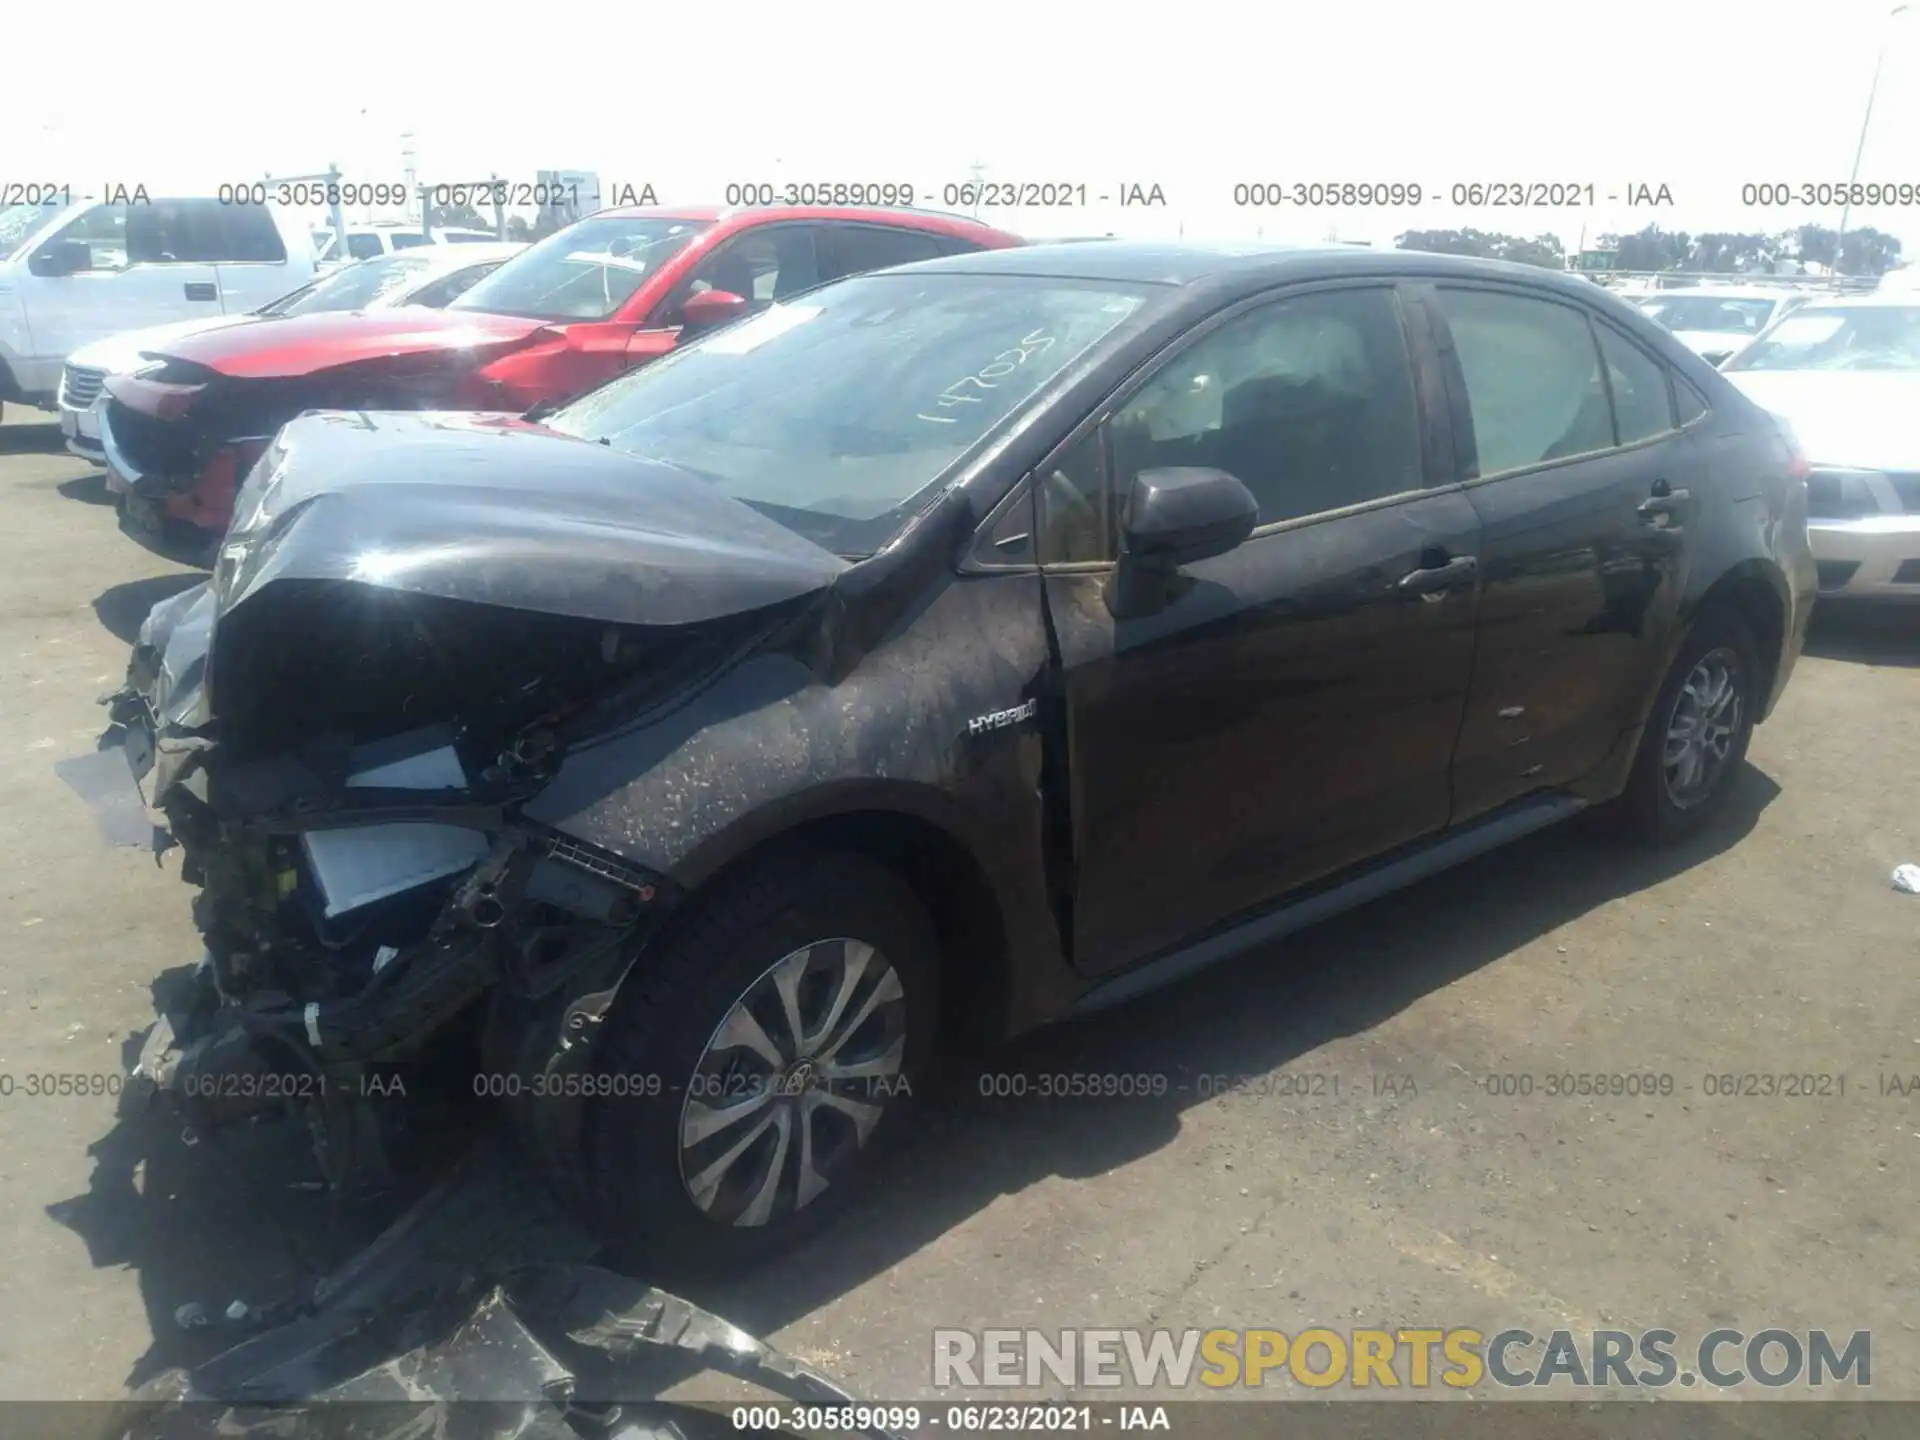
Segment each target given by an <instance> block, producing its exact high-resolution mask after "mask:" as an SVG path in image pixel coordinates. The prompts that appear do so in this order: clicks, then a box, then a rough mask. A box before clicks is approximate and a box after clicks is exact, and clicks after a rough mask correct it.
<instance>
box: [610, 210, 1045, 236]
mask: <svg viewBox="0 0 1920 1440" xmlns="http://www.w3.org/2000/svg"><path fill="white" fill-rule="evenodd" d="M607 216H616V217H618V218H620V219H645V218H652V219H655V220H686V221H690V222H693V223H696V224H702V225H727V226H732V227H738V228H745V226H746V224H747V223H748V222H749V221H750V222H751V223H753V224H756V225H772V224H775V223H777V222H781V221H793V220H813V221H822V220H844V221H853V222H858V221H862V220H864V221H867V222H868V223H870V224H880V225H894V226H898V227H901V228H903V229H908V230H929V231H932V232H934V233H935V234H939V235H960V236H974V237H984V236H999V237H1001V238H1002V239H1018V238H1019V237H1018V236H1015V235H1014V234H1013V233H1012V232H1011V231H1007V230H998V229H995V228H994V227H993V226H991V225H984V224H982V223H981V222H980V221H978V220H973V219H969V218H968V217H967V216H965V215H954V214H951V213H949V212H948V211H945V210H914V209H909V208H907V207H905V206H893V205H755V206H741V207H734V208H729V207H726V206H721V205H622V206H617V207H615V208H612V209H608V210H596V211H594V212H593V214H591V215H587V216H583V217H582V218H583V219H587V220H599V219H603V218H605V217H607Z"/></svg>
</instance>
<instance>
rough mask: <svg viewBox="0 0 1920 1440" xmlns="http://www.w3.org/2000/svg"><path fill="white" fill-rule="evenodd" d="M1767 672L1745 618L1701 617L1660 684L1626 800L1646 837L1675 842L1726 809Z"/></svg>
mask: <svg viewBox="0 0 1920 1440" xmlns="http://www.w3.org/2000/svg"><path fill="white" fill-rule="evenodd" d="M1759 674H1760V667H1759V662H1758V652H1757V648H1756V646H1755V645H1754V641H1753V633H1752V631H1751V630H1749V629H1748V628H1747V626H1746V624H1745V623H1744V622H1743V621H1742V620H1741V619H1740V617H1739V616H1738V615H1736V614H1735V613H1733V612H1732V611H1730V610H1712V611H1709V612H1708V613H1707V614H1705V615H1703V616H1701V617H1700V619H1699V621H1698V622H1697V623H1696V624H1695V626H1694V628H1693V630H1692V632H1691V633H1690V634H1689V635H1688V636H1687V638H1686V641H1685V643H1683V644H1682V645H1681V647H1680V653H1679V655H1678V656H1676V657H1675V659H1674V662H1673V668H1672V669H1671V670H1669V671H1668V672H1667V678H1666V680H1665V681H1664V682H1663V683H1662V684H1661V686H1660V695H1659V698H1658V699H1657V700H1656V701H1655V702H1654V706H1653V710H1652V712H1651V713H1650V714H1649V715H1648V716H1647V728H1646V731H1645V733H1644V734H1642V736H1641V737H1640V750H1639V753H1638V754H1637V755H1636V756H1635V757H1634V762H1633V773H1632V777H1631V778H1630V779H1629V781H1628V782H1627V790H1626V794H1625V795H1624V796H1622V797H1621V798H1622V809H1623V812H1624V814H1625V817H1626V819H1627V820H1628V822H1629V824H1630V825H1631V827H1632V829H1633V830H1634V831H1635V832H1636V833H1637V834H1638V835H1639V836H1640V837H1641V838H1642V839H1645V840H1648V841H1651V842H1652V843H1654V844H1657V845H1670V844H1673V843H1675V842H1677V841H1680V840H1684V839H1686V838H1687V837H1688V836H1690V835H1693V834H1695V833H1697V832H1698V831H1700V830H1701V829H1703V828H1704V827H1705V826H1706V825H1708V824H1709V823H1710V822H1711V821H1712V819H1713V817H1714V816H1715V815H1717V814H1719V813H1720V812H1721V811H1722V810H1723V809H1725V807H1726V803H1727V796H1728V794H1729V792H1730V791H1731V790H1732V789H1733V786H1734V783H1735V781H1736V778H1737V777H1738V775H1739V772H1740V767H1741V766H1742V765H1743V764H1744V763H1745V761H1746V758H1747V745H1748V742H1749V741H1750V740H1751V739H1752V738H1753V717H1754V715H1755V713H1756V712H1757V710H1758V708H1759V703H1760V697H1759V694H1758V689H1757V682H1758V678H1759Z"/></svg>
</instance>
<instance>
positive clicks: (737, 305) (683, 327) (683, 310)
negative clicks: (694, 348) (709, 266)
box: [680, 290, 749, 335]
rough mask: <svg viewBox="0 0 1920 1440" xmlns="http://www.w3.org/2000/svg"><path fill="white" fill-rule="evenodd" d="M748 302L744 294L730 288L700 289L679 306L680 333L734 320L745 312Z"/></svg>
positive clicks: (707, 328)
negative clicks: (736, 292)
mask: <svg viewBox="0 0 1920 1440" xmlns="http://www.w3.org/2000/svg"><path fill="white" fill-rule="evenodd" d="M748 303H749V302H748V300H747V297H746V296H744V295H736V294H734V293H733V292H732V291H731V290H702V291H701V292H700V293H699V294H698V295H693V296H689V297H688V299H687V303H686V304H685V305H682V306H681V307H680V333H681V334H682V335H691V334H694V333H695V332H697V331H701V330H711V329H713V328H714V327H715V326H716V325H724V324H726V323H727V322H728V321H729V320H736V319H738V318H739V317H740V316H742V315H744V314H746V313H747V305H748Z"/></svg>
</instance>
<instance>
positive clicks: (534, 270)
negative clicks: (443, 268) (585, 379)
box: [447, 215, 708, 320]
mask: <svg viewBox="0 0 1920 1440" xmlns="http://www.w3.org/2000/svg"><path fill="white" fill-rule="evenodd" d="M707 228H708V222H706V221H701V220H675V219H672V218H664V217H661V216H622V215H607V216H598V215H596V216H593V217H590V218H589V219H586V220H582V221H580V222H579V223H578V224H576V225H569V226H568V227H567V228H566V229H564V230H561V231H558V232H556V233H555V234H552V235H549V236H548V237H547V238H546V239H544V240H542V241H541V242H540V243H539V244H537V245H532V246H529V247H528V248H527V249H525V250H523V251H521V252H520V253H519V254H518V255H516V256H514V257H513V258H512V259H511V260H509V261H507V263H506V264H504V265H502V266H501V267H500V268H499V269H498V270H496V271H494V272H493V274H491V275H489V276H487V278H486V279H484V280H482V281H481V282H480V283H479V284H478V285H475V286H474V287H473V288H472V289H471V290H469V291H467V293H466V294H464V295H462V296H461V297H460V298H459V299H458V300H455V301H454V302H453V304H451V305H450V306H448V307H447V308H448V309H450V310H484V311H486V312H488V313H489V314H494V315H521V316H525V317H526V318H528V319H530V320H610V319H612V318H613V315H614V312H615V311H617V310H618V309H619V308H620V307H621V306H622V305H624V304H626V303H627V301H628V300H629V299H630V298H632V296H633V293H634V291H636V290H638V289H639V288H640V287H641V285H643V284H644V283H645V282H646V281H648V280H650V279H651V278H652V277H653V276H654V274H655V273H657V272H658V271H659V270H660V268H661V267H662V266H664V265H665V264H666V263H667V262H668V261H669V260H671V259H672V258H673V257H674V256H676V255H678V254H679V253H680V252H681V251H682V250H684V249H686V248H687V246H688V245H690V244H691V243H692V242H693V240H694V238H695V237H696V236H698V235H699V234H701V233H702V232H703V231H705V230H706V229H707Z"/></svg>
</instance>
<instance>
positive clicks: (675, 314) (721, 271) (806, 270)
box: [648, 225, 828, 328]
mask: <svg viewBox="0 0 1920 1440" xmlns="http://www.w3.org/2000/svg"><path fill="white" fill-rule="evenodd" d="M816 229H817V227H815V226H812V225H769V226H766V227H765V228H763V229H759V230H749V231H747V232H746V234H744V235H738V236H735V237H734V238H733V239H731V240H728V241H726V242H725V243H723V244H721V245H718V246H716V247H715V248H714V252H713V253H712V254H711V255H709V256H707V257H706V258H705V259H704V260H702V261H701V262H700V263H699V264H698V265H696V266H695V267H694V271H693V274H692V275H690V276H688V277H687V280H686V281H685V283H683V284H681V285H679V286H677V287H676V288H675V291H674V293H673V294H672V295H669V296H668V297H667V298H666V299H665V300H664V301H662V302H661V305H660V308H659V309H658V310H657V311H655V312H654V316H653V318H652V320H650V321H649V322H648V323H649V324H651V325H654V326H657V327H661V328H668V327H671V326H675V325H678V324H680V323H681V321H682V319H683V317H682V315H681V313H680V312H681V309H682V307H684V306H685V305H686V303H687V301H688V300H689V299H690V298H691V297H693V296H695V295H699V294H701V293H703V292H705V291H708V290H722V291H725V292H726V293H727V294H729V295H738V296H740V297H741V298H742V299H744V300H746V301H747V302H748V303H749V304H751V305H752V306H754V307H755V308H756V309H758V308H764V307H765V306H767V305H770V304H772V303H773V302H774V301H776V300H785V299H786V298H787V297H788V296H791V295H798V294H799V293H800V292H801V291H802V290H811V289H812V288H813V287H814V286H815V285H818V284H819V283H820V282H821V281H822V280H824V279H827V278H828V277H827V276H824V275H822V274H821V273H820V257H819V254H818V252H817V249H816V247H815V244H814V241H815V236H816Z"/></svg>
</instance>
